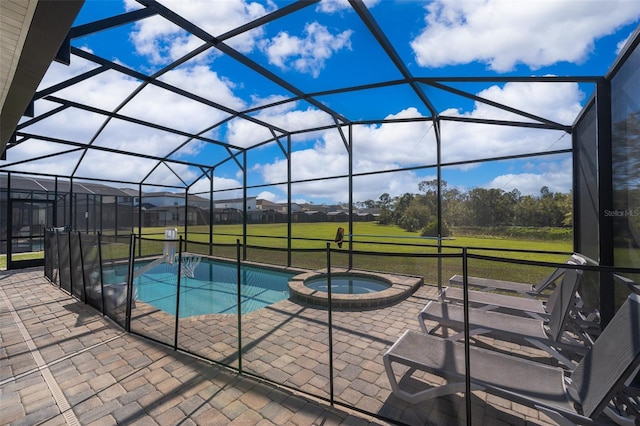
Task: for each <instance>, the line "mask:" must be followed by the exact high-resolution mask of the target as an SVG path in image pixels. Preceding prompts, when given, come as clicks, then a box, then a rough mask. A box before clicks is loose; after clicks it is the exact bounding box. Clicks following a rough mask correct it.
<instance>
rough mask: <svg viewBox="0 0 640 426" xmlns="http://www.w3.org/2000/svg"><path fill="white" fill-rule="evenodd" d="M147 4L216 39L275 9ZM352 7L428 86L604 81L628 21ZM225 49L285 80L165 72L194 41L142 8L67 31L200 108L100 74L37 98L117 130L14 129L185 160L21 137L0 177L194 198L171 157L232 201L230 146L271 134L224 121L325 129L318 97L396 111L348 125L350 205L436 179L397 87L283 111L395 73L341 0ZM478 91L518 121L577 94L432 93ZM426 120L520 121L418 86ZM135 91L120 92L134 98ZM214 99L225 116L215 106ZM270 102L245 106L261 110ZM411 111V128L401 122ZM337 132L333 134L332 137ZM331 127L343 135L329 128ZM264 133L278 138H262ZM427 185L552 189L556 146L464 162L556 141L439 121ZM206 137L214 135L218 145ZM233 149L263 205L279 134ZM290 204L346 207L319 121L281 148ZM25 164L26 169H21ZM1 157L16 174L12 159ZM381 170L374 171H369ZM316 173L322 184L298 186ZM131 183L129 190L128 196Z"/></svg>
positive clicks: (103, 4)
mask: <svg viewBox="0 0 640 426" xmlns="http://www.w3.org/2000/svg"><path fill="white" fill-rule="evenodd" d="M160 3H161V4H162V5H164V6H166V7H167V8H169V9H171V10H172V11H173V12H175V13H176V14H178V15H179V16H181V17H183V18H185V19H186V20H189V21H191V22H192V23H193V24H195V25H196V26H198V27H200V28H201V29H203V30H204V31H206V32H208V33H209V34H211V35H214V36H217V37H223V38H224V35H225V33H227V32H228V31H230V30H232V29H234V28H236V27H238V26H241V25H243V24H246V23H248V22H251V21H253V20H255V19H258V18H260V17H262V16H264V15H266V14H268V13H271V12H273V11H275V10H277V9H279V8H282V7H285V6H286V5H287V4H289V3H290V2H279V1H258V0H256V1H248V0H216V1H215V2H210V1H205V0H189V1H187V0H174V1H168V0H163V1H161V2H160ZM364 4H365V5H366V6H367V8H368V10H369V12H370V13H371V15H372V16H373V18H374V19H375V20H376V22H377V24H378V25H379V27H380V28H381V29H382V31H384V33H385V34H386V37H387V38H388V40H389V42H390V43H391V45H392V46H393V48H394V49H395V50H396V52H397V54H398V56H399V58H400V60H401V61H402V63H403V66H404V67H405V68H406V70H408V72H409V73H411V75H413V76H414V77H427V78H431V77H443V76H460V77H469V76H486V77H496V78H499V77H505V76H603V75H605V74H606V72H607V70H608V69H609V67H610V66H611V64H612V63H613V61H614V60H615V58H616V56H617V54H618V53H619V51H620V50H621V49H622V47H623V45H624V43H625V41H626V40H627V39H628V38H629V36H630V35H631V34H632V33H633V31H634V30H635V29H636V28H637V27H638V25H639V24H640V2H639V1H637V0H532V1H528V0H521V1H510V0H473V1H444V0H435V1H414V0H411V1H409V0H369V1H364ZM141 7H142V6H141V5H140V4H138V3H137V2H136V1H134V0H125V1H120V0H86V2H85V5H84V6H83V9H82V10H81V12H80V14H79V15H78V17H77V19H76V22H75V24H74V26H77V25H82V24H85V23H90V22H93V21H96V20H99V19H103V18H106V17H109V16H113V15H117V14H120V13H124V12H126V11H132V10H136V9H139V8H141ZM225 43H226V44H227V46H229V47H230V48H231V49H233V50H234V51H235V52H239V53H240V54H242V55H244V56H245V57H246V58H248V59H250V60H251V61H252V63H254V64H257V65H258V66H259V67H262V68H263V69H265V70H267V71H268V72H270V73H272V74H273V75H274V76H275V77H276V78H279V79H281V80H282V81H285V82H286V85H282V84H276V83H274V82H273V81H271V80H269V79H266V78H264V77H263V76H261V75H259V74H257V73H255V72H254V71H253V70H251V69H250V68H248V67H246V66H244V65H243V64H241V63H240V62H238V61H237V60H235V59H233V58H231V57H230V56H228V55H227V54H224V53H222V52H221V51H219V50H217V49H213V48H210V49H203V51H202V52H201V53H200V54H198V55H195V56H194V57H193V58H191V59H189V60H187V61H185V62H183V63H181V64H180V65H179V66H177V67H170V68H169V69H167V68H166V67H168V66H169V65H171V64H172V63H174V61H177V60H180V58H182V57H184V55H187V54H189V53H190V52H192V51H194V50H195V49H198V48H200V47H201V46H202V45H203V43H202V40H201V39H199V38H198V37H196V36H195V35H193V34H190V33H187V32H186V31H184V30H183V29H182V28H180V27H178V26H176V25H175V24H173V23H171V22H169V21H167V20H165V19H162V17H160V16H153V17H149V18H146V19H144V20H141V21H138V22H137V23H135V24H128V25H122V26H120V27H117V28H114V29H110V30H108V31H104V32H99V33H95V34H91V35H88V36H84V37H79V38H77V39H73V40H72V46H74V47H76V48H79V49H82V50H83V51H85V52H88V53H89V54H91V55H96V56H99V57H102V58H105V59H107V60H110V61H113V62H115V63H117V64H119V65H122V66H123V67H125V68H127V69H129V70H133V71H136V72H139V73H142V74H145V75H154V74H158V75H159V77H158V78H159V80H160V81H161V82H162V83H164V84H167V85H171V86H174V87H177V88H180V89H182V90H187V91H190V92H192V93H194V94H196V95H197V96H200V97H201V98H202V99H206V100H207V101H208V104H206V103H203V102H193V101H191V100H189V99H187V98H186V97H182V96H179V95H176V94H175V93H173V92H170V91H168V90H164V89H163V88H162V87H159V86H157V85H144V84H142V81H141V80H140V79H138V78H135V76H132V75H125V74H123V73H119V72H116V71H113V70H108V71H105V72H100V73H97V74H96V75H94V76H93V77H92V78H90V79H87V80H84V81H81V82H79V83H77V84H74V85H72V86H69V87H67V88H65V89H62V90H58V91H55V92H53V93H52V95H53V96H55V97H59V98H64V99H68V100H71V101H75V102H81V103H86V104H88V105H91V106H92V107H95V108H98V109H101V110H105V111H110V112H117V113H118V114H121V115H123V116H126V117H130V118H132V120H120V119H117V118H114V119H111V120H106V119H105V117H104V116H101V115H98V114H94V113H91V112H88V111H82V110H80V109H75V108H68V109H66V110H64V111H62V112H59V113H57V114H55V115H52V116H50V117H47V118H45V119H42V120H36V121H35V122H33V123H32V124H31V123H30V122H29V119H28V118H25V119H23V120H22V122H21V123H22V124H23V125H25V124H28V125H25V126H24V127H23V128H21V129H20V130H22V131H24V132H27V133H30V134H35V135H44V136H47V137H49V138H60V139H65V140H70V141H73V142H74V143H80V144H87V143H91V144H92V145H93V146H94V147H97V148H100V147H109V148H113V149H118V150H122V151H124V152H133V153H140V154H148V155H156V156H167V155H168V156H169V157H170V158H171V159H174V160H178V161H181V162H183V163H184V164H173V165H170V166H167V165H166V164H160V165H157V164H156V163H155V162H150V161H148V160H147V159H144V158H141V157H136V156H113V155H109V153H107V152H106V151H104V150H100V149H90V150H88V151H87V153H86V154H85V155H82V153H81V152H80V151H72V152H66V153H64V154H60V152H65V151H70V149H71V148H70V147H69V146H62V145H61V144H57V143H53V142H50V141H45V140H38V139H37V138H31V139H29V140H27V141H25V142H23V143H20V144H19V145H16V146H15V147H12V148H11V149H10V150H9V151H8V153H7V160H6V161H4V162H0V170H3V168H4V170H29V171H34V172H39V173H49V174H57V175H63V176H66V175H71V174H73V175H74V176H77V177H79V178H81V177H90V178H99V179H111V180H116V181H119V182H123V183H121V184H116V186H120V187H125V186H131V185H128V184H126V182H139V181H143V180H144V181H145V182H154V183H158V184H159V185H166V187H162V186H154V187H146V188H145V190H149V191H157V190H171V191H175V190H176V189H174V186H179V187H181V186H190V191H191V192H200V191H207V190H208V189H209V181H208V180H207V179H204V178H202V174H203V171H202V169H200V168H198V167H191V166H189V165H188V164H186V163H189V162H196V163H198V164H206V165H209V166H215V174H214V183H213V185H214V189H216V190H224V189H227V188H229V190H228V191H221V192H220V193H219V194H217V195H216V196H215V197H216V198H217V199H221V198H235V197H238V196H240V195H241V191H240V190H239V189H238V188H240V187H242V183H243V180H242V171H241V168H240V167H239V164H242V161H243V160H242V159H241V158H239V159H238V161H236V160H234V159H230V160H229V155H230V153H231V154H233V153H237V152H239V151H240V150H241V149H242V148H246V147H251V146H254V145H256V144H260V143H261V142H262V141H265V140H268V139H269V138H271V137H272V136H273V134H272V133H271V132H270V131H269V130H268V129H267V128H265V127H264V126H260V125H258V124H256V122H255V121H252V120H247V119H242V118H238V117H236V118H231V119H229V118H230V114H229V111H230V110H231V111H242V112H245V111H248V112H247V113H246V114H247V115H248V116H250V117H251V118H252V119H256V120H260V121H264V122H269V123H272V124H274V125H275V126H276V127H277V128H278V129H283V130H284V131H287V132H297V131H300V130H303V129H306V128H318V127H321V126H331V125H332V124H334V120H333V118H332V117H331V116H330V115H329V114H327V113H326V112H325V111H323V109H322V105H325V106H327V107H328V108H330V109H331V110H333V111H337V112H339V113H340V114H342V115H343V116H344V117H346V118H347V119H348V120H351V121H358V120H381V119H398V120H399V122H398V123H385V124H379V123H377V124H376V123H374V124H371V123H367V124H362V125H358V126H354V127H353V134H352V138H353V139H352V140H353V142H352V151H353V172H354V173H356V174H363V175H361V176H357V177H355V178H354V180H353V184H354V196H353V198H354V201H364V200H369V199H372V200H377V199H379V197H380V195H382V194H383V193H388V194H389V195H391V196H392V197H393V196H397V195H401V194H403V193H406V192H411V193H417V192H418V183H419V182H421V181H425V180H431V179H434V178H435V177H436V169H435V168H433V167H428V168H424V167H423V166H425V165H433V164H435V163H436V161H437V156H436V152H437V150H436V142H435V133H434V130H435V129H434V126H433V124H432V122H431V121H428V120H421V119H424V118H425V117H430V116H431V115H432V114H431V112H430V111H429V110H428V108H427V107H426V106H425V105H424V103H423V102H421V100H420V99H419V98H418V96H416V94H415V92H414V91H413V90H412V89H411V88H410V87H408V86H406V85H402V86H401V85H390V86H388V87H383V88H378V89H375V90H364V89H363V90H358V91H354V92H349V93H347V94H338V95H332V94H327V95H324V96H320V97H318V98H317V100H318V101H319V102H316V103H313V102H307V101H306V100H295V101H288V99H290V98H292V97H294V96H295V90H296V89H297V90H300V91H303V92H307V93H309V92H321V91H329V90H333V89H340V88H345V87H348V86H359V85H367V84H372V83H377V82H393V81H395V80H398V79H400V78H401V73H400V71H399V70H398V68H397V67H396V66H394V65H393V63H392V62H391V61H390V60H389V58H388V57H387V56H386V55H385V54H384V52H383V50H382V49H381V48H380V45H379V44H378V43H377V42H376V41H375V40H374V39H373V37H372V36H371V33H370V32H369V30H368V29H367V27H366V26H365V25H364V24H363V22H362V20H361V19H360V18H359V17H358V15H357V14H356V12H355V11H354V10H353V9H352V8H351V6H350V5H349V3H348V2H347V1H343V0H323V1H321V2H320V3H318V4H314V5H311V6H308V7H306V8H304V9H302V10H300V11H297V12H295V13H293V14H291V15H289V16H285V17H283V18H280V19H278V20H277V21H274V22H270V23H268V24H266V25H263V26H259V27H257V28H254V29H253V30H251V31H249V32H245V33H242V34H240V35H238V36H233V37H230V38H225ZM96 68H97V65H96V64H95V63H94V62H92V61H90V60H87V59H85V58H82V57H80V56H77V55H73V56H72V59H71V64H70V65H69V66H65V65H62V64H59V63H55V62H54V63H52V65H51V67H50V68H49V70H48V72H47V74H46V75H45V77H44V79H43V80H42V82H41V84H40V86H39V88H38V91H42V90H45V89H50V88H52V87H55V85H56V84H58V83H61V82H64V81H66V80H68V79H69V78H72V77H74V76H78V75H81V74H82V73H84V72H87V71H89V70H94V69H96ZM447 85H448V86H450V87H451V88H454V89H458V90H463V91H465V92H468V93H471V94H472V95H475V96H477V97H478V98H481V99H487V100H490V101H494V102H499V103H504V104H507V105H509V106H511V107H513V108H517V109H520V110H522V111H525V112H526V113H528V114H533V115H534V116H538V117H543V118H544V119H547V120H551V121H553V122H556V123H560V124H562V125H568V126H570V125H571V124H572V123H573V122H574V120H575V119H576V117H577V116H578V114H579V113H580V111H581V109H582V107H583V106H584V105H585V103H586V102H587V101H588V99H589V97H590V96H591V94H592V92H593V90H594V86H593V84H590V83H581V84H578V83H562V84H560V83H532V82H518V83H515V82H508V83H504V82H499V81H493V82H492V81H489V82H483V83H469V82H466V83H447ZM421 87H422V88H423V90H424V93H425V94H426V95H427V97H428V98H429V101H430V102H431V103H432V105H433V107H434V108H435V110H436V112H437V114H439V115H440V116H441V117H449V118H453V119H455V118H467V119H475V118H482V119H493V120H515V121H525V122H530V121H534V120H533V119H531V118H527V117H522V116H517V115H515V114H513V113H512V112H509V111H505V110H502V109H498V108H495V107H493V106H491V105H490V104H488V103H482V102H478V101H476V100H474V99H470V98H468V97H462V96H459V95H456V94H455V93H452V91H447V90H441V89H439V88H436V87H431V86H426V85H424V86H421ZM133 95H135V96H133ZM215 105H223V106H224V107H225V108H227V109H228V110H225V109H224V108H223V109H220V108H216V107H215ZM265 105H269V107H266V108H262V109H260V108H259V107H260V106H265ZM58 106H59V104H58V103H56V102H55V100H53V101H52V100H45V99H41V100H38V101H37V102H36V103H35V110H36V111H35V112H36V117H38V116H40V115H42V114H45V113H46V112H47V111H51V110H53V109H54V108H56V107H58ZM412 119H416V120H413V121H412ZM135 120H146V121H149V122H152V123H155V124H157V125H159V126H164V127H167V128H173V129H176V130H178V131H182V132H187V133H196V134H198V135H199V136H200V137H201V138H200V140H190V139H189V138H185V137H184V135H180V134H176V133H175V132H173V133H172V132H168V131H165V130H163V129H162V128H158V129H148V128H144V127H143V126H140V125H139V124H137V123H136V122H135ZM345 129H346V128H345ZM346 131H347V130H345V132H346ZM278 135H280V133H278ZM441 135H442V145H441V149H442V151H441V160H442V162H443V163H445V164H449V163H451V164H452V165H449V166H446V167H443V169H442V178H443V179H444V180H445V181H446V182H447V185H448V187H449V188H457V189H460V190H462V191H466V190H470V189H472V188H475V187H483V188H499V189H502V190H505V191H511V190H513V189H517V190H519V191H520V192H521V193H522V194H525V195H526V194H534V195H535V194H539V192H540V189H541V188H542V186H547V187H548V188H549V189H550V190H551V191H554V192H569V191H570V189H571V185H572V184H571V181H572V171H571V157H570V155H569V154H556V155H539V156H534V157H528V158H526V159H519V160H508V161H507V160H503V161H490V162H479V161H478V162H474V161H476V160H482V159H487V158H493V157H501V156H511V155H519V154H528V153H531V152H534V153H543V152H547V151H555V150H563V149H568V148H570V147H571V135H569V134H567V133H565V132H562V131H558V130H540V129H529V128H516V127H510V126H489V125H486V124H469V123H462V122H459V121H444V122H442V127H441ZM209 141H223V142H224V143H226V144H228V147H224V146H220V145H219V144H212V143H209ZM280 141H281V142H280V143H276V142H271V143H267V144H265V145H260V146H259V147H256V148H252V149H251V150H249V151H248V152H247V159H246V160H247V171H246V174H247V184H248V185H249V190H248V195H249V196H257V197H258V198H265V199H268V200H270V201H273V202H285V201H286V200H287V193H286V185H284V184H283V183H285V182H286V181H287V160H286V156H285V154H284V153H283V151H284V150H283V147H286V138H281V139H280ZM291 150H292V152H291V163H292V171H291V173H292V179H293V180H295V181H298V182H297V183H295V184H293V185H292V194H291V196H292V199H293V201H294V202H299V203H307V202H312V203H315V204H333V203H338V202H346V201H348V181H347V179H346V178H345V177H344V176H346V175H347V174H348V172H349V154H348V150H347V149H346V147H345V143H344V140H343V135H341V134H340V133H339V132H338V131H337V130H336V129H335V128H327V129H325V130H318V131H314V132H306V133H294V134H293V135H292V141H291ZM27 159H36V160H35V161H31V162H22V161H23V160H27ZM14 164H15V165H14ZM379 171H390V172H389V173H378V172H379ZM319 177H339V178H335V179H330V180H322V181H312V180H311V179H314V178H319ZM134 187H135V186H134Z"/></svg>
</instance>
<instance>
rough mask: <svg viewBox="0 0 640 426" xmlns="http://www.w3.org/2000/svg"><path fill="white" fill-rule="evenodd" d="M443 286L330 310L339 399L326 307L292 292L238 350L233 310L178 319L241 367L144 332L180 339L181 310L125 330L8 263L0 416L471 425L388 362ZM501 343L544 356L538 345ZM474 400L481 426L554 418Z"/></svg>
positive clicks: (187, 336) (144, 312)
mask: <svg viewBox="0 0 640 426" xmlns="http://www.w3.org/2000/svg"><path fill="white" fill-rule="evenodd" d="M435 294H436V288H435V287H432V286H424V287H422V288H420V289H419V290H418V291H417V292H416V293H414V294H413V295H412V296H411V297H409V298H408V299H406V300H405V301H403V302H401V303H399V304H396V305H394V306H391V307H387V308H382V309H376V310H367V311H360V312H347V311H338V312H333V314H332V315H333V317H332V319H333V324H334V328H333V329H332V337H333V351H334V359H333V383H334V386H333V394H334V398H335V401H336V404H335V405H334V406H333V407H332V406H330V404H329V403H328V402H326V400H328V399H329V397H330V395H331V388H330V385H329V383H330V368H329V355H328V354H329V350H328V349H329V344H328V342H329V333H328V328H327V321H328V313H327V311H326V310H322V309H315V308H312V307H308V306H303V305H300V304H297V303H294V302H292V301H289V300H285V301H282V302H278V303H277V304H275V305H272V306H270V307H268V308H264V309H261V310H258V311H255V312H253V313H251V314H248V315H244V316H243V317H242V345H243V352H242V353H243V355H242V359H241V360H239V359H238V351H237V344H238V343H237V342H238V336H237V334H238V333H237V318H236V317H235V316H234V315H212V316H202V317H194V318H189V319H183V320H181V321H180V327H179V330H178V333H177V335H178V342H179V343H178V345H179V347H180V348H182V349H184V350H186V351H188V352H190V353H192V354H197V355H199V356H202V357H205V358H208V359H211V360H214V361H216V362H220V363H223V364H226V365H231V366H233V367H235V368H238V367H239V366H240V364H241V367H242V371H243V372H245V373H248V374H244V375H241V374H237V373H236V372H234V371H233V370H230V369H228V368H224V367H222V366H219V365H217V364H215V363H211V362H206V361H203V360H201V359H199V358H198V357H195V356H192V355H190V354H187V353H183V352H181V351H174V350H172V348H171V347H168V346H165V345H162V344H159V343H156V342H154V341H151V340H149V339H145V338H143V337H140V336H138V335H136V334H135V333H141V334H146V335H149V336H150V337H152V338H153V339H155V340H158V341H161V342H164V343H167V344H170V345H172V344H173V339H174V336H175V334H176V333H175V329H174V327H175V325H174V324H175V320H174V318H173V317H171V316H169V315H167V314H165V313H163V312H161V311H156V310H154V309H153V308H152V307H150V306H148V305H145V304H143V303H137V304H136V308H135V309H134V310H133V313H132V323H131V328H132V331H133V332H134V333H132V334H128V333H125V332H124V331H122V329H121V328H120V327H119V326H117V325H116V324H114V323H113V322H112V321H110V320H109V319H107V318H106V317H104V316H102V315H101V314H100V313H99V312H97V311H96V310H94V309H93V308H91V307H89V306H88V305H85V304H83V303H82V302H81V301H78V300H77V299H75V298H72V297H71V296H69V295H68V294H67V293H65V292H64V291H62V290H60V289H58V288H57V287H55V286H54V285H52V284H51V283H50V282H49V281H48V280H47V279H46V278H44V273H43V271H42V269H39V268H34V269H28V270H23V271H18V272H13V271H3V272H0V326H1V328H0V338H1V342H0V343H1V346H0V362H1V367H0V423H2V424H16V425H33V424H46V425H62V424H82V425H89V424H94V425H113V424H127V425H128V424H138V425H156V424H159V425H189V424H202V425H222V424H237V425H270V424H274V425H298V426H302V425H366V424H379V425H384V424H394V423H399V424H403V423H404V424H409V425H427V424H437V425H449V424H465V415H464V410H465V402H464V398H463V397H462V396H460V395H452V396H448V397H441V398H436V399H434V400H431V401H428V402H425V403H423V404H416V405H411V404H408V403H405V402H403V401H402V400H400V399H398V398H396V397H394V396H393V395H392V394H391V392H390V387H389V383H388V380H387V377H386V375H385V373H384V367H383V364H382V354H383V353H384V351H385V350H386V349H387V348H388V347H389V346H390V345H391V344H392V343H393V342H394V341H395V340H396V339H397V338H398V337H399V336H400V335H401V334H402V332H403V331H404V330H405V329H407V328H412V329H415V330H419V325H418V323H417V320H416V318H417V313H418V311H419V310H420V309H421V308H422V307H423V306H424V304H425V303H426V302H427V301H428V300H429V299H430V298H433V297H434V296H435ZM486 343H487V344H492V345H494V346H495V345H498V342H493V341H490V340H487V341H486ZM503 345H504V348H505V349H508V350H510V351H513V350H516V351H518V352H519V353H521V354H523V355H526V356H529V357H540V359H541V360H544V355H543V354H542V353H540V352H536V351H535V350H533V349H529V348H520V347H517V346H515V345H513V344H509V343H503ZM496 347H498V346H496ZM252 375H256V376H258V377H262V378H266V379H268V380H270V381H273V382H275V383H278V384H282V385H285V386H286V387H290V388H292V389H298V390H301V391H303V392H304V393H299V392H294V391H292V390H290V389H288V388H283V387H278V386H275V385H272V384H269V383H265V382H264V381H260V380H257V379H255V378H253V377H252ZM439 380H440V379H438V378H431V381H432V382H434V383H438V381H439ZM312 396H315V397H317V398H314V397H312ZM343 405H348V406H353V407H356V408H357V410H349V409H347V408H344V406H343ZM472 407H473V412H472V421H473V424H474V425H483V424H485V425H499V424H504V425H506V424H514V425H525V424H526V425H545V424H550V423H551V422H550V420H548V418H547V417H545V416H544V415H543V414H540V413H539V412H538V411H536V410H531V409H529V408H527V407H523V406H519V405H518V404H513V403H511V402H509V401H506V400H502V399H499V398H494V397H491V396H489V397H487V396H486V395H485V394H484V393H482V392H474V395H473V399H472ZM363 412H364V413H363ZM367 412H368V413H375V414H376V415H377V416H379V417H372V416H369V415H368V414H366V413H367ZM381 419H385V420H386V421H384V420H381Z"/></svg>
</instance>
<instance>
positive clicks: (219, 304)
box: [134, 258, 294, 318]
mask: <svg viewBox="0 0 640 426" xmlns="http://www.w3.org/2000/svg"><path fill="white" fill-rule="evenodd" d="M176 272H177V265H175V264H174V265H169V264H167V263H162V264H160V265H158V266H155V267H153V268H151V269H150V270H148V271H146V272H145V273H144V274H142V275H140V276H139V277H137V278H136V279H135V280H134V286H135V290H136V293H137V300H138V301H141V302H144V303H148V304H149V305H152V306H154V307H156V308H158V309H161V310H162V311H164V312H167V313H169V314H171V315H175V314H176V289H177V281H178V280H177V274H176ZM293 275H294V274H293V273H288V272H282V271H276V270H271V269H265V268H259V267H255V266H249V265H242V266H241V272H240V280H241V281H240V282H241V294H240V296H241V306H242V314H247V313H249V312H253V311H255V310H258V309H260V308H263V307H265V306H268V305H271V304H273V303H276V302H279V301H281V300H284V299H287V298H288V297H289V288H288V282H289V279H290V278H291V277H293ZM237 313H238V285H237V269H236V265H235V264H232V263H226V262H217V261H214V260H211V259H206V258H203V259H202V261H201V262H200V265H199V266H198V267H197V268H196V270H195V275H194V277H193V278H189V277H180V309H179V315H178V316H179V317H180V318H186V317H191V316H196V315H208V314H237Z"/></svg>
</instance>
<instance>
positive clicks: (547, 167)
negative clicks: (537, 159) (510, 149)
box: [482, 158, 573, 195]
mask: <svg viewBox="0 0 640 426" xmlns="http://www.w3.org/2000/svg"><path fill="white" fill-rule="evenodd" d="M535 168H536V169H537V170H538V171H539V172H538V173H534V172H530V173H512V174H505V175H500V176H496V177H495V178H494V179H492V180H491V182H489V183H487V184H485V185H482V186H483V187H484V188H498V189H502V190H504V191H506V192H510V191H512V190H514V189H517V190H518V191H520V193H522V194H523V195H539V194H540V188H542V187H543V186H546V187H548V188H549V190H550V191H551V192H562V193H568V192H569V191H571V189H572V184H571V183H572V182H573V176H572V160H571V158H567V159H565V160H563V161H561V162H558V163H552V162H543V163H540V164H538V165H536V167H535Z"/></svg>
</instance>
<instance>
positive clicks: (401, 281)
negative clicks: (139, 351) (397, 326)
mask: <svg viewBox="0 0 640 426" xmlns="http://www.w3.org/2000/svg"><path fill="white" fill-rule="evenodd" d="M331 273H332V274H349V275H353V276H362V277H373V278H376V279H379V280H382V281H385V282H387V283H389V284H390V287H389V288H388V289H386V290H382V291H378V292H375V293H365V294H338V293H332V294H331V309H341V310H350V309H377V308H381V307H386V306H391V305H394V304H396V303H398V302H400V301H402V300H404V299H406V298H407V297H409V296H410V295H411V294H413V292H415V291H416V290H417V289H418V288H419V287H420V286H421V285H422V284H424V278H423V277H419V276H413V275H400V274H390V273H382V272H373V271H366V270H361V269H347V268H332V269H331ZM327 275H328V271H327V269H326V268H324V269H319V270H315V271H309V272H305V273H301V274H298V275H296V276H294V277H293V278H292V279H291V280H290V281H289V294H290V296H289V298H290V299H291V300H293V301H295V302H298V303H302V304H305V305H311V306H313V307H318V308H328V307H329V300H328V297H327V296H328V294H327V292H325V291H319V290H313V289H310V288H308V287H307V286H305V284H304V283H305V281H307V280H309V279H312V278H318V277H323V276H327Z"/></svg>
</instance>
